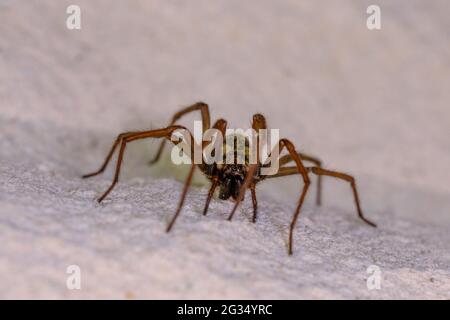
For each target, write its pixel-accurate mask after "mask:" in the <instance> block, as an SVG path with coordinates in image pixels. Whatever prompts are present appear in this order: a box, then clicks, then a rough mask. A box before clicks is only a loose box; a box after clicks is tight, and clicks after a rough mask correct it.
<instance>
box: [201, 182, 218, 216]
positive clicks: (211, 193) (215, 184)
mask: <svg viewBox="0 0 450 320" xmlns="http://www.w3.org/2000/svg"><path fill="white" fill-rule="evenodd" d="M218 185H219V180H218V178H217V177H214V178H213V183H212V185H211V188H209V192H208V197H207V198H206V203H205V208H204V209H203V215H204V216H206V213H208V207H209V203H210V202H211V198H212V196H213V195H214V191H215V190H216V188H217V186H218Z"/></svg>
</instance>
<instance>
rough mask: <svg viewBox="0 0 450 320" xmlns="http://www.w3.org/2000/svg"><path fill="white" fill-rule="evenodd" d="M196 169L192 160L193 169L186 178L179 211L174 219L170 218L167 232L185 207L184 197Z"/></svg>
mask: <svg viewBox="0 0 450 320" xmlns="http://www.w3.org/2000/svg"><path fill="white" fill-rule="evenodd" d="M194 170H195V163H194V161H192V164H191V169H190V171H189V174H188V177H187V178H186V182H185V183H184V188H183V193H182V195H181V199H180V203H179V204H178V209H177V212H175V215H174V216H173V218H172V220H170V223H169V225H168V226H167V229H166V232H169V231H170V230H171V229H172V227H173V225H174V223H175V221H176V220H177V218H178V216H179V215H180V212H181V208H182V207H183V203H184V199H186V194H187V192H188V189H189V186H190V185H191V181H192V176H193V175H194Z"/></svg>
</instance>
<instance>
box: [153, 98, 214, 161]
mask: <svg viewBox="0 0 450 320" xmlns="http://www.w3.org/2000/svg"><path fill="white" fill-rule="evenodd" d="M197 110H200V112H201V115H202V130H203V132H205V131H206V130H208V129H209V128H210V126H211V117H210V115H209V106H208V105H207V104H206V103H204V102H197V103H194V104H193V105H191V106H188V107H185V108H183V109H181V110H180V111H178V112H177V113H175V114H174V115H173V117H172V121H171V122H170V125H169V126H173V125H175V123H176V122H177V121H178V120H179V119H180V118H181V117H183V116H184V115H186V114H188V113H190V112H193V111H197ZM165 144H166V140H163V141H161V144H160V145H159V149H158V151H157V153H156V155H155V157H154V158H153V159H152V160H151V161H150V162H149V164H150V165H153V164H155V163H156V162H158V160H159V159H160V158H161V155H162V152H163V150H164V146H165Z"/></svg>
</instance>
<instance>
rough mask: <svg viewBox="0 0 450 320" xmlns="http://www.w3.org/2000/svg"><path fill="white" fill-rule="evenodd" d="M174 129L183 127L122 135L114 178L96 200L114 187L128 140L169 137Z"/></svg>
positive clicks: (102, 197)
mask: <svg viewBox="0 0 450 320" xmlns="http://www.w3.org/2000/svg"><path fill="white" fill-rule="evenodd" d="M176 129H184V128H182V127H180V126H172V127H167V128H165V129H157V130H150V131H142V132H138V133H132V134H129V135H127V136H126V137H123V138H122V139H121V140H120V141H121V142H120V149H119V156H118V158H117V164H116V171H115V174H114V179H113V182H112V184H111V185H110V186H109V188H108V190H106V191H105V193H103V195H102V196H101V197H100V198H99V199H98V202H102V201H103V199H105V198H106V196H107V195H108V194H109V193H110V192H111V190H112V189H113V188H114V186H115V185H116V184H117V182H118V181H119V175H120V168H121V166H122V160H123V154H124V152H125V148H126V145H127V143H128V142H131V141H134V140H139V139H146V138H167V139H170V137H171V134H172V132H173V131H175V130H176Z"/></svg>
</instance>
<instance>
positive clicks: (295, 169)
mask: <svg viewBox="0 0 450 320" xmlns="http://www.w3.org/2000/svg"><path fill="white" fill-rule="evenodd" d="M192 111H200V112H201V115H202V123H203V132H205V131H206V130H207V129H210V128H211V119H210V115H209V107H208V105H207V104H205V103H203V102H198V103H195V104H193V105H191V106H189V107H186V108H184V109H182V110H180V111H179V112H177V113H176V114H175V115H174V116H173V118H172V122H171V123H170V125H169V126H168V127H166V128H163V129H156V130H149V131H140V132H126V133H122V134H119V135H118V137H117V138H116V140H115V142H114V144H113V146H112V148H111V150H110V152H109V153H108V155H107V157H106V159H105V161H104V162H103V165H102V166H101V167H100V169H99V170H97V171H95V172H93V173H90V174H87V175H85V176H83V177H84V178H88V177H92V176H95V175H98V174H100V173H102V172H103V171H104V170H105V169H106V166H107V165H108V163H109V161H110V160H111V158H112V155H113V154H114V151H115V150H116V149H117V147H118V146H120V150H119V156H118V160H117V165H116V171H115V175H114V180H113V182H112V184H111V185H110V187H109V188H108V189H107V190H106V192H104V193H103V195H102V196H101V197H100V198H99V199H98V201H99V202H101V201H102V200H103V199H104V198H105V197H106V196H107V195H108V194H109V193H110V192H111V190H112V189H113V188H114V186H115V185H116V184H117V182H118V181H119V175H120V168H121V165H122V160H123V154H124V151H125V147H126V145H127V143H129V142H132V141H135V140H140V139H145V138H163V139H164V140H163V141H162V142H161V145H160V147H159V149H158V153H157V154H156V156H155V158H154V159H153V161H152V162H151V163H155V162H156V161H158V159H159V158H160V156H161V154H162V151H163V148H164V144H165V142H166V140H169V141H170V140H171V136H172V133H173V132H174V131H175V130H177V129H180V128H181V129H186V128H184V127H182V126H179V125H176V122H177V121H178V120H179V119H180V118H181V117H182V116H183V115H185V114H187V113H189V112H192ZM226 127H227V122H226V121H225V120H224V119H219V120H217V121H216V122H215V124H214V125H213V126H212V128H214V129H217V130H219V131H220V132H221V133H222V135H224V134H225V131H226ZM252 129H254V130H255V131H256V132H259V130H261V129H267V124H266V119H265V118H264V116H263V115H261V114H255V115H254V116H253V121H252ZM191 141H194V140H193V138H192V135H191ZM232 141H236V139H233V140H232ZM278 145H279V152H280V153H281V152H282V151H283V150H287V151H288V154H286V155H284V156H282V157H280V158H279V166H280V167H279V170H278V173H276V174H275V175H270V176H269V175H267V176H266V175H262V174H261V171H260V169H261V168H262V167H264V166H265V165H266V164H261V163H259V162H257V163H255V164H253V163H249V161H248V158H249V156H248V155H249V152H248V151H249V149H248V141H247V140H246V142H245V144H244V151H245V152H244V153H243V154H242V153H241V154H239V153H234V154H233V157H232V158H234V160H236V162H232V163H229V162H223V164H219V163H212V164H206V163H205V160H204V159H202V163H200V164H196V163H195V162H194V155H193V154H191V159H192V165H191V169H190V171H189V175H188V177H187V179H186V182H185V185H184V189H183V193H182V195H181V199H180V203H179V205H178V208H177V211H176V213H175V215H174V216H173V218H172V220H171V221H170V223H169V225H168V226H167V231H170V230H171V228H172V227H173V225H174V223H175V221H176V219H177V217H178V215H179V214H180V211H181V208H182V206H183V203H184V199H185V197H186V193H187V191H188V188H189V186H190V183H191V180H192V176H193V173H194V170H195V168H196V167H197V166H198V168H199V169H200V170H201V171H202V172H203V173H204V174H205V176H206V177H207V178H208V179H209V180H211V187H210V189H209V192H208V196H207V198H206V204H205V208H204V210H203V214H204V215H206V213H207V211H208V206H209V203H210V201H211V198H212V196H213V194H214V192H215V190H216V189H217V188H219V198H220V199H223V200H227V199H230V198H231V199H234V200H235V204H234V207H233V210H232V211H231V213H230V215H229V217H228V220H231V219H232V217H233V215H234V213H235V211H236V209H237V207H238V206H239V204H240V203H241V202H242V200H243V199H244V195H245V192H246V191H247V190H250V191H251V194H252V203H253V222H255V221H256V217H257V200H256V184H257V183H259V182H260V181H262V180H264V179H269V178H277V177H283V176H288V175H300V176H301V178H302V180H303V184H304V185H303V188H302V192H301V194H300V197H299V199H298V204H297V207H296V209H295V212H294V215H293V217H292V221H291V224H290V227H289V242H288V253H289V254H292V246H293V232H294V227H295V224H296V222H297V219H298V216H299V214H300V209H301V207H302V204H303V202H304V199H305V196H306V193H307V191H308V189H309V186H310V183H311V182H310V178H309V174H310V173H313V174H315V175H317V176H318V183H317V197H316V202H317V204H319V205H320V202H321V177H322V176H330V177H335V178H338V179H341V180H344V181H347V182H348V183H349V184H350V186H351V188H352V191H353V196H354V200H355V204H356V209H357V213H358V216H359V217H360V218H361V219H362V220H363V221H365V222H366V223H367V224H369V225H371V226H373V227H375V226H376V225H375V224H374V223H373V222H370V221H369V220H367V219H366V218H365V217H364V215H363V213H362V210H361V207H360V204H359V197H358V192H357V189H356V183H355V179H354V178H353V177H352V176H350V175H348V174H345V173H341V172H336V171H330V170H326V169H324V168H322V166H321V162H320V160H318V159H317V158H315V157H312V156H309V155H306V154H304V153H299V152H297V151H296V150H295V147H294V145H293V144H292V143H291V142H290V141H289V140H287V139H280V140H279V142H278ZM203 147H204V146H203ZM224 149H225V156H224V157H225V158H226V146H225V148H224ZM225 158H224V159H225ZM239 160H240V161H239ZM303 161H307V162H310V163H313V164H314V165H313V166H310V167H305V166H304V165H303ZM292 162H294V164H295V165H291V166H288V165H287V164H289V163H292Z"/></svg>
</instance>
